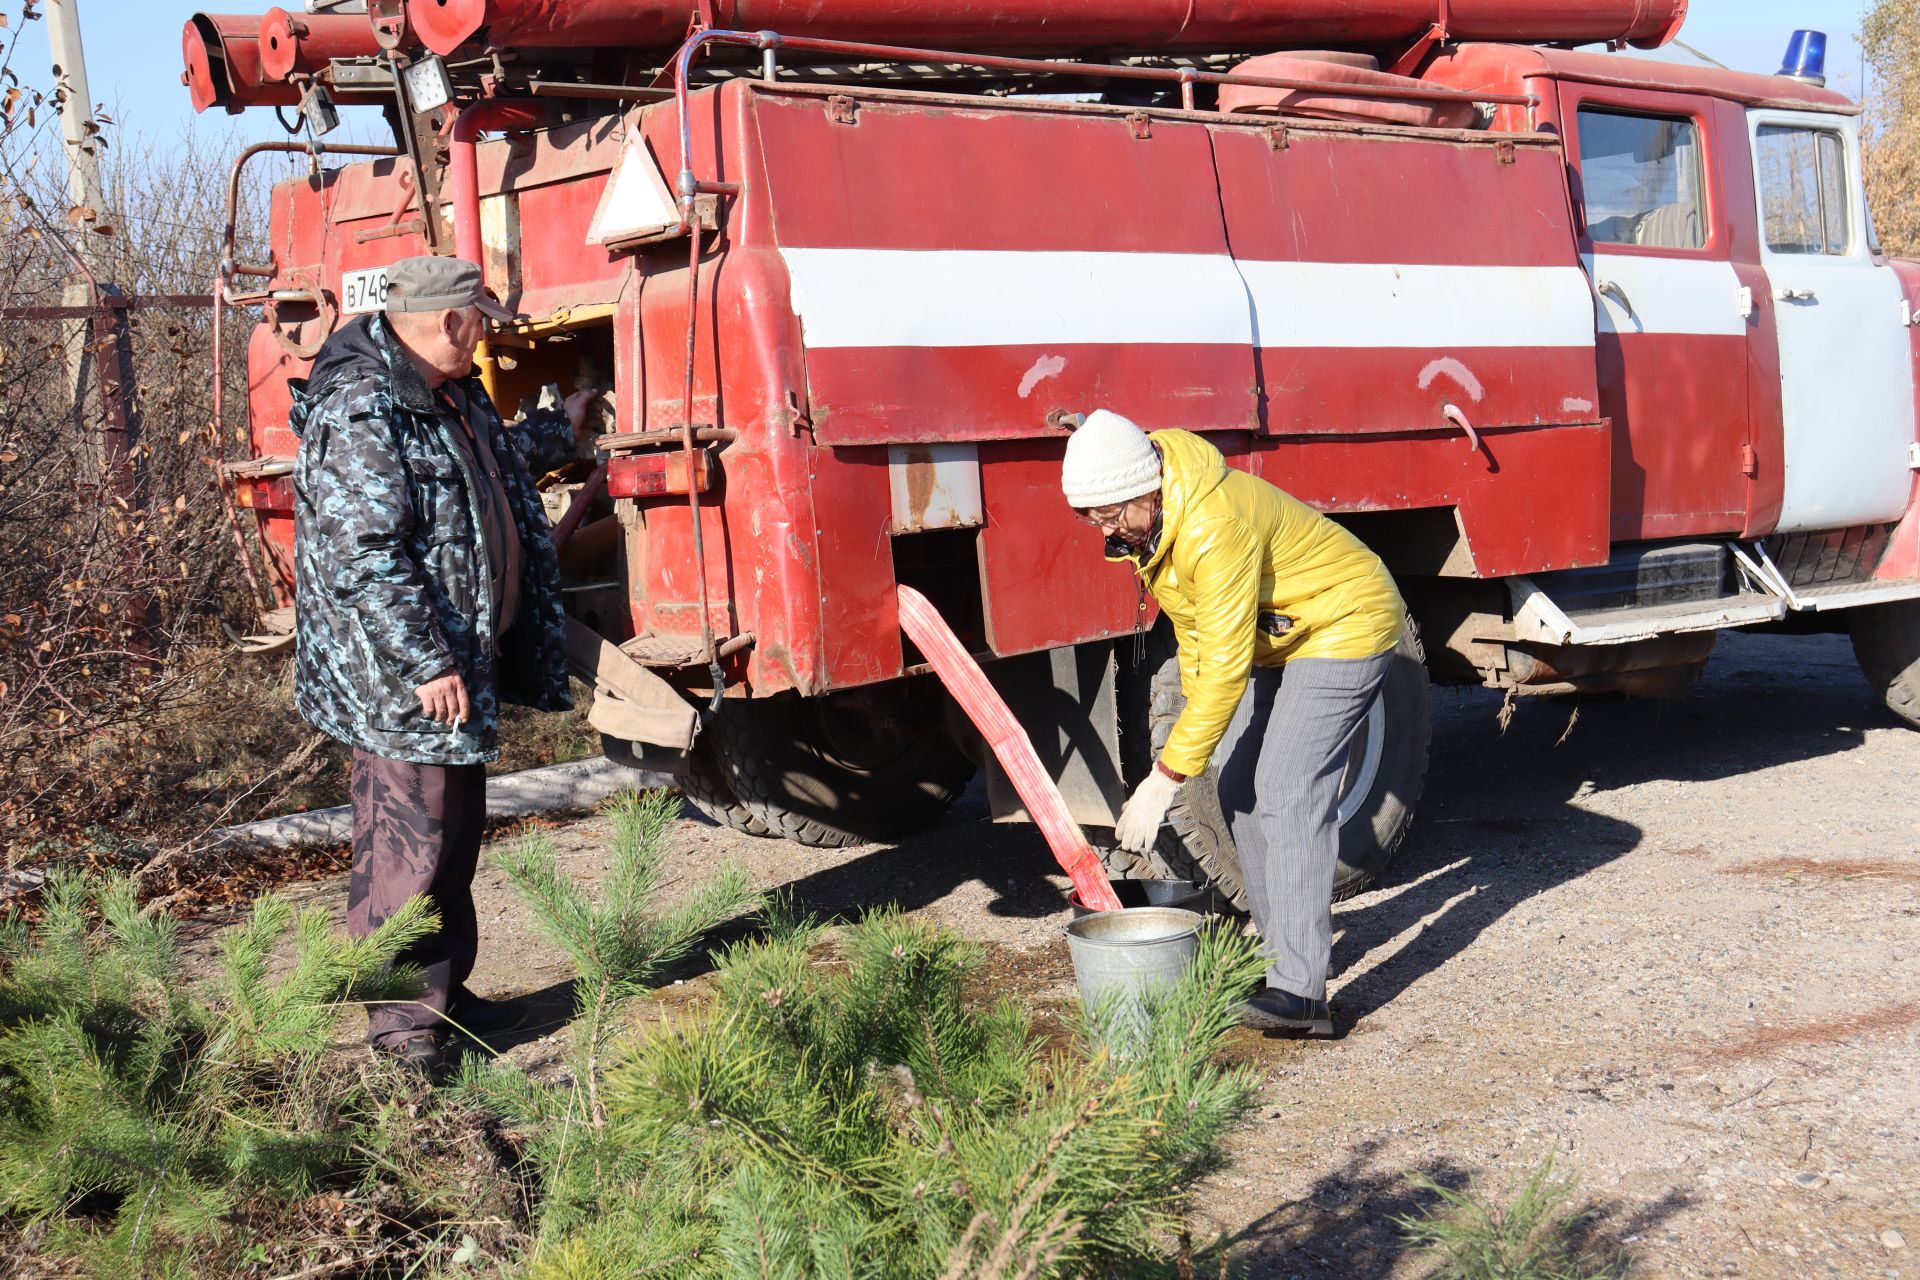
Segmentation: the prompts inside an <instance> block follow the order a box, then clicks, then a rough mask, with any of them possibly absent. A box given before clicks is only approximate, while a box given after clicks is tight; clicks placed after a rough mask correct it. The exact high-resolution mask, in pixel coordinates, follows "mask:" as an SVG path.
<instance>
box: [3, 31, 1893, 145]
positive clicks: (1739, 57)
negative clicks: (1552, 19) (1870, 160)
mask: <svg viewBox="0 0 1920 1280" xmlns="http://www.w3.org/2000/svg"><path fill="white" fill-rule="evenodd" d="M282 2H283V3H285V4H286V7H288V8H295V7H296V5H297V0H282ZM1540 2H1541V3H1544V4H1551V3H1555V2H1556V0H1540ZM79 5H80V20H81V28H82V33H83V35H84V38H85V40H86V48H87V63H88V75H89V78H90V80H91V87H92V89H93V97H94V99H95V100H96V101H97V102H101V103H104V104H106V106H107V108H108V110H109V111H113V110H114V109H115V108H116V107H117V108H118V120H119V123H120V126H121V128H122V130H123V131H126V132H129V133H132V132H138V133H140V134H144V135H146V137H147V138H148V139H149V140H151V141H154V142H158V143H162V144H165V143H168V142H173V141H175V140H178V139H181V138H183V137H186V138H191V139H193V140H194V141H195V142H197V143H199V144H201V145H224V144H225V143H226V142H227V141H228V136H229V129H230V128H234V129H237V130H238V131H239V134H240V136H243V137H244V138H245V139H246V140H248V141H253V140H256V139H260V138H272V137H277V136H280V126H279V125H277V124H276V123H274V120H273V115H272V113H271V112H269V111H263V110H258V109H256V110H254V111H250V112H247V113H245V114H244V115H242V116H239V117H229V116H226V115H224V114H222V113H220V112H217V111H215V112H209V113H207V114H206V115H203V116H198V117H196V116H195V115H194V113H193V109H192V107H191V105H190V104H189V103H188V101H187V93H186V90H185V89H183V88H182V87H181V86H180V84H179V75H180V29H181V26H182V25H183V24H184V23H185V22H186V20H187V18H188V17H189V16H190V15H192V14H193V13H194V12H195V11H196V10H200V9H219V10H224V11H227V12H247V11H250V10H256V9H257V10H259V11H261V12H265V10H266V9H267V8H268V0H226V2H225V3H220V0H214V3H211V4H209V3H206V2H205V0H202V3H188V2H185V0H79ZM20 6H21V0H0V13H3V14H5V15H6V16H7V18H8V19H9V23H8V30H7V31H4V32H0V39H6V40H8V42H9V43H11V40H12V39H13V37H15V36H19V37H20V39H21V45H20V48H19V50H18V51H17V53H16V55H15V58H16V67H17V68H18V69H20V70H21V71H23V72H24V73H25V74H24V75H23V78H24V79H27V80H29V81H32V82H37V83H41V84H44V83H45V82H46V79H47V75H46V70H45V68H46V66H47V61H48V59H47V46H46V31H45V24H44V23H41V22H35V23H29V24H27V25H26V27H25V29H24V31H23V30H22V26H21V23H20V21H19V17H20ZM1862 7H1863V4H1862V0H1693V7H1692V11H1691V13H1690V15H1689V17H1688V19H1687V24H1686V27H1685V28H1684V29H1683V30H1682V32H1681V35H1680V38H1681V39H1682V40H1683V41H1685V42H1686V43H1688V44H1690V45H1692V46H1694V47H1695V48H1697V49H1699V50H1701V51H1702V52H1704V53H1706V54H1708V55H1710V56H1712V57H1714V58H1717V59H1718V60H1719V61H1721V62H1724V63H1726V64H1727V65H1728V66H1731V67H1735V68H1737V69H1739V70H1743V71H1773V70H1776V69H1777V68H1778V67H1779V65H1780V55H1781V53H1782V51H1783V50H1784V49H1785V48H1786V44H1787V37H1788V34H1789V33H1790V32H1792V31H1793V29H1794V28H1796V27H1815V28H1822V29H1825V30H1826V31H1827V32H1828V33H1829V35H1830V37H1831V42H1832V48H1831V53H1830V58H1829V66H1828V73H1829V76H1830V82H1831V83H1832V84H1833V86H1834V87H1835V88H1838V89H1841V90H1843V91H1844V92H1847V93H1852V94H1857V93H1858V91H1859V87H1860V54H1859V44H1858V40H1857V36H1858V33H1859V28H1860V15H1861V10H1862ZM1662 56H1668V57H1677V58H1681V59H1684V58H1685V57H1686V55H1685V54H1684V53H1681V52H1680V51H1678V50H1672V49H1669V50H1666V51H1663V55H1662ZM344 114H345V115H346V116H347V117H348V118H349V120H350V121H351V120H353V119H354V118H355V117H358V118H359V119H360V120H361V121H364V122H366V123H363V124H361V125H360V126H359V127H357V128H355V129H353V132H354V133H356V134H359V135H361V137H362V139H363V140H367V141H385V138H384V134H385V132H386V131H385V128H384V126H383V125H381V124H380V123H379V117H378V115H377V114H375V113H372V112H370V111H369V110H366V109H362V110H358V111H348V112H345V113H344ZM376 133H377V134H379V135H381V136H380V137H378V138H376V137H374V136H373V135H374V134H376ZM124 141H125V142H128V143H131V142H132V141H133V139H132V138H130V137H129V138H126V139H124Z"/></svg>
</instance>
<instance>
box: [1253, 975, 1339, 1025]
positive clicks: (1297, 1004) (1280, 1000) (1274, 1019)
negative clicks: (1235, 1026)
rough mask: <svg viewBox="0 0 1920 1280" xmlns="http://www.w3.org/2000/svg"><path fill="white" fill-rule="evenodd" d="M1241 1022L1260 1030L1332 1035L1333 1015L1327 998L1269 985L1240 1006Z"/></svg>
mask: <svg viewBox="0 0 1920 1280" xmlns="http://www.w3.org/2000/svg"><path fill="white" fill-rule="evenodd" d="M1240 1024H1241V1025H1242V1026H1247V1027H1252V1028H1254V1029H1255V1030H1256V1031H1278V1032H1289V1033H1291V1034H1294V1035H1305V1036H1330V1035H1332V1034H1333V1014H1332V1012H1331V1011H1330V1010H1329V1009H1328V1008H1327V1002H1326V1001H1325V1000H1309V999H1307V997H1305V996H1297V995H1295V994H1293V992H1291V991H1282V990H1281V989H1280V988H1278V987H1267V988H1265V989H1263V990H1262V991H1260V992H1259V993H1258V994H1257V995H1255V996H1253V997H1251V998H1250V999H1248V1001H1247V1002H1246V1003H1245V1004H1243V1005H1241V1006H1240Z"/></svg>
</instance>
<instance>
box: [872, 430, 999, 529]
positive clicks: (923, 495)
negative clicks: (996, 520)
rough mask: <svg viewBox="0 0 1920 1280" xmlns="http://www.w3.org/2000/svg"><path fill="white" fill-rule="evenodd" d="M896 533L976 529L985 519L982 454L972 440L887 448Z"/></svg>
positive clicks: (889, 483) (888, 476) (888, 479)
mask: <svg viewBox="0 0 1920 1280" xmlns="http://www.w3.org/2000/svg"><path fill="white" fill-rule="evenodd" d="M887 482H888V485H889V487H890V488H891V490H892V493H893V524H892V526H891V527H892V530H893V532H894V533H919V532H921V531H922V530H925V529H972V528H976V527H978V526H979V525H980V524H981V523H982V522H983V521H984V520H985V519H986V508H985V506H984V504H983V503H982V501H981V498H980V452H979V450H978V449H976V448H975V447H974V446H972V445H970V444H904V445H903V444H896V445H890V446H888V448H887Z"/></svg>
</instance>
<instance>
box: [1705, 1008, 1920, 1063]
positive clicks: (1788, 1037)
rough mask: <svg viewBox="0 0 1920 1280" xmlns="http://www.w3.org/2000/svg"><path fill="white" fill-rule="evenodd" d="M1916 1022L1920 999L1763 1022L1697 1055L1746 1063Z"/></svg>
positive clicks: (1919, 1019) (1713, 1060)
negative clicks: (1838, 1014) (1839, 1013)
mask: <svg viewBox="0 0 1920 1280" xmlns="http://www.w3.org/2000/svg"><path fill="white" fill-rule="evenodd" d="M1915 1023H1920V1002H1913V1001H1902V1002H1900V1003H1899V1004H1890V1005H1883V1006H1882V1007H1880V1008H1878V1009H1870V1010H1868V1011H1867V1012H1866V1013H1859V1014H1854V1015H1853V1016H1852V1017H1844V1018H1821V1019H1818V1020H1816V1021H1812V1022H1802V1023H1796V1024H1791V1025H1785V1026H1782V1025H1777V1024H1772V1023H1767V1024H1762V1025H1760V1026H1757V1027H1754V1028H1753V1029H1752V1030H1751V1031H1748V1032H1746V1033H1745V1034H1743V1035H1738V1036H1734V1037H1731V1038H1730V1039H1726V1040H1722V1041H1719V1042H1717V1043H1715V1044H1710V1045H1706V1046H1704V1047H1702V1048H1700V1049H1697V1050H1695V1051H1694V1053H1693V1056H1694V1057H1695V1058H1696V1059H1698V1060H1699V1061H1700V1062H1702V1063H1720V1064H1726V1063H1733V1062H1745V1061H1747V1060H1749V1059H1753V1058H1770V1057H1776V1056H1778V1055H1780V1054H1783V1053H1785V1052H1786V1051H1787V1050H1789V1049H1806V1048H1812V1047H1814V1046H1818V1045H1844V1044H1852V1043H1854V1042H1855V1041H1858V1040H1862V1039H1865V1038H1866V1037H1869V1036H1879V1035H1887V1034H1889V1033H1891V1032H1895V1031H1905V1030H1906V1029H1907V1028H1909V1027H1911V1026H1913V1025H1914V1024H1915Z"/></svg>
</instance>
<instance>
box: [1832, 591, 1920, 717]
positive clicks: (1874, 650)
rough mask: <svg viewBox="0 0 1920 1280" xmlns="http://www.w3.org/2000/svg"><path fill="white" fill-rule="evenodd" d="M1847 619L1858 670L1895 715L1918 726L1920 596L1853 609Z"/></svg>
mask: <svg viewBox="0 0 1920 1280" xmlns="http://www.w3.org/2000/svg"><path fill="white" fill-rule="evenodd" d="M1848 623H1849V625H1848V628H1847V629H1848V632H1849V634H1850V635H1851V636H1852V638H1853V656H1854V659H1855V661H1857V662H1859V664H1860V674H1862V675H1864V676H1865V677H1866V678H1867V683H1868V684H1870V685H1872V686H1873V690H1874V692H1875V693H1877V694H1879V695H1880V697H1881V698H1882V699H1884V700H1885V702H1886V704H1887V706H1888V707H1889V708H1891V709H1892V711H1893V713H1894V714H1895V715H1897V716H1899V717H1900V718H1901V719H1902V720H1905V721H1906V722H1907V723H1908V724H1910V725H1913V726H1914V727H1915V728H1920V600H1896V601H1894V602H1893V603H1892V604H1875V605H1868V606H1867V607H1865V608H1863V609H1854V610H1852V611H1851V617H1850V618H1849V620H1848Z"/></svg>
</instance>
